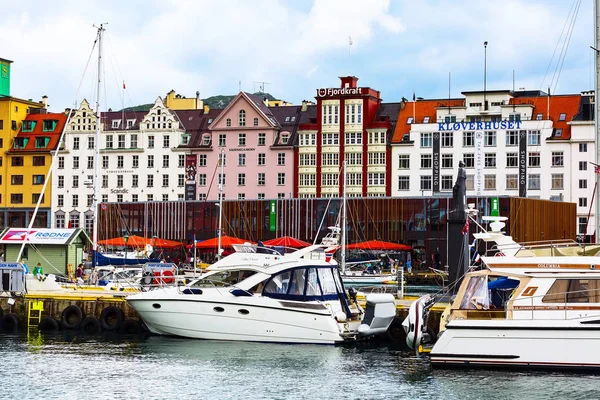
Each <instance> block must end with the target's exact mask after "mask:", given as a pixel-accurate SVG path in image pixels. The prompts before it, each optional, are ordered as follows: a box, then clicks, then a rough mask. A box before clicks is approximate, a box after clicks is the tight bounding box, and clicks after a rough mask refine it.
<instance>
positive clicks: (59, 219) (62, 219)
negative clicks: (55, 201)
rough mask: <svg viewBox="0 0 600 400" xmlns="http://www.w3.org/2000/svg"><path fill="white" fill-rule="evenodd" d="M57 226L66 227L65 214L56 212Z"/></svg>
mask: <svg viewBox="0 0 600 400" xmlns="http://www.w3.org/2000/svg"><path fill="white" fill-rule="evenodd" d="M55 221H56V228H57V229H63V228H64V227H65V214H63V213H60V214H59V213H56V214H55Z"/></svg>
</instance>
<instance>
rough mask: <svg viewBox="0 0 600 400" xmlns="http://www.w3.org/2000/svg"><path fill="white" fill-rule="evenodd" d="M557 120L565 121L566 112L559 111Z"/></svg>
mask: <svg viewBox="0 0 600 400" xmlns="http://www.w3.org/2000/svg"><path fill="white" fill-rule="evenodd" d="M558 120H559V121H566V120H567V114H565V113H561V114H560V115H559V116H558Z"/></svg>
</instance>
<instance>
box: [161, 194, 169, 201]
mask: <svg viewBox="0 0 600 400" xmlns="http://www.w3.org/2000/svg"><path fill="white" fill-rule="evenodd" d="M162 201H169V195H168V194H166V193H164V194H163V195H162Z"/></svg>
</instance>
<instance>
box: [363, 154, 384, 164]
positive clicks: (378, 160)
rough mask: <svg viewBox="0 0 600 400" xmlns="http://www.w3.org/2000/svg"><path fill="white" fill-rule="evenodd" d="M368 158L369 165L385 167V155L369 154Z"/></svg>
mask: <svg viewBox="0 0 600 400" xmlns="http://www.w3.org/2000/svg"><path fill="white" fill-rule="evenodd" d="M367 157H368V158H367V161H368V164H369V165H385V153H369V154H368V156H367Z"/></svg>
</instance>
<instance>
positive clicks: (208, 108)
mask: <svg viewBox="0 0 600 400" xmlns="http://www.w3.org/2000/svg"><path fill="white" fill-rule="evenodd" d="M209 111H210V107H209V106H208V104H205V105H204V114H208V112H209Z"/></svg>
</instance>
